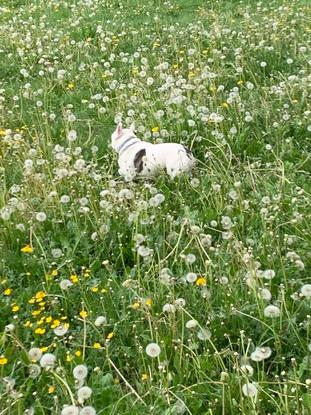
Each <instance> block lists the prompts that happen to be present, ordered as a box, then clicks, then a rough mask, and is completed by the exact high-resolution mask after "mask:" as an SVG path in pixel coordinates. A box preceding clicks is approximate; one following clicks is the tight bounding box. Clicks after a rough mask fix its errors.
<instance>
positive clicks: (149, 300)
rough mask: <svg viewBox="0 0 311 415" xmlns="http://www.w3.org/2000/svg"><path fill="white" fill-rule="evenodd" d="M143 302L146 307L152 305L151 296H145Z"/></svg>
mask: <svg viewBox="0 0 311 415" xmlns="http://www.w3.org/2000/svg"><path fill="white" fill-rule="evenodd" d="M145 304H146V306H147V307H151V306H152V299H151V298H147V299H146V300H145Z"/></svg>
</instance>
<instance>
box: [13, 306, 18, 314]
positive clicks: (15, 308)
mask: <svg viewBox="0 0 311 415" xmlns="http://www.w3.org/2000/svg"><path fill="white" fill-rule="evenodd" d="M18 310H19V306H18V305H17V304H12V311H13V313H17V311H18Z"/></svg>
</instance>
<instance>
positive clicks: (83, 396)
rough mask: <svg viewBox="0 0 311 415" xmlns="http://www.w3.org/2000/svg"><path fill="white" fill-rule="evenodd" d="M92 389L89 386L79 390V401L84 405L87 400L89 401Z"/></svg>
mask: <svg viewBox="0 0 311 415" xmlns="http://www.w3.org/2000/svg"><path fill="white" fill-rule="evenodd" d="M92 392H93V391H92V389H91V388H89V387H88V386H82V388H80V389H78V393H77V395H78V401H79V403H83V402H84V401H86V400H87V399H89V398H90V397H91V395H92Z"/></svg>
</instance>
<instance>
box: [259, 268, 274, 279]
mask: <svg viewBox="0 0 311 415" xmlns="http://www.w3.org/2000/svg"><path fill="white" fill-rule="evenodd" d="M262 276H263V277H264V278H265V279H266V280H272V278H274V277H275V271H273V269H266V270H265V271H263V273H262Z"/></svg>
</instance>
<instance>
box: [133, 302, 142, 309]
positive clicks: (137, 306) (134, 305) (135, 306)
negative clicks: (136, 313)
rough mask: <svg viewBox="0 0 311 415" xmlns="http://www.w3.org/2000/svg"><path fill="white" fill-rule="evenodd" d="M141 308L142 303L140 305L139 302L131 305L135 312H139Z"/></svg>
mask: <svg viewBox="0 0 311 415" xmlns="http://www.w3.org/2000/svg"><path fill="white" fill-rule="evenodd" d="M139 307H140V303H139V302H136V303H133V304H132V305H131V308H132V309H133V310H137V309H138V308H139Z"/></svg>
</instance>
